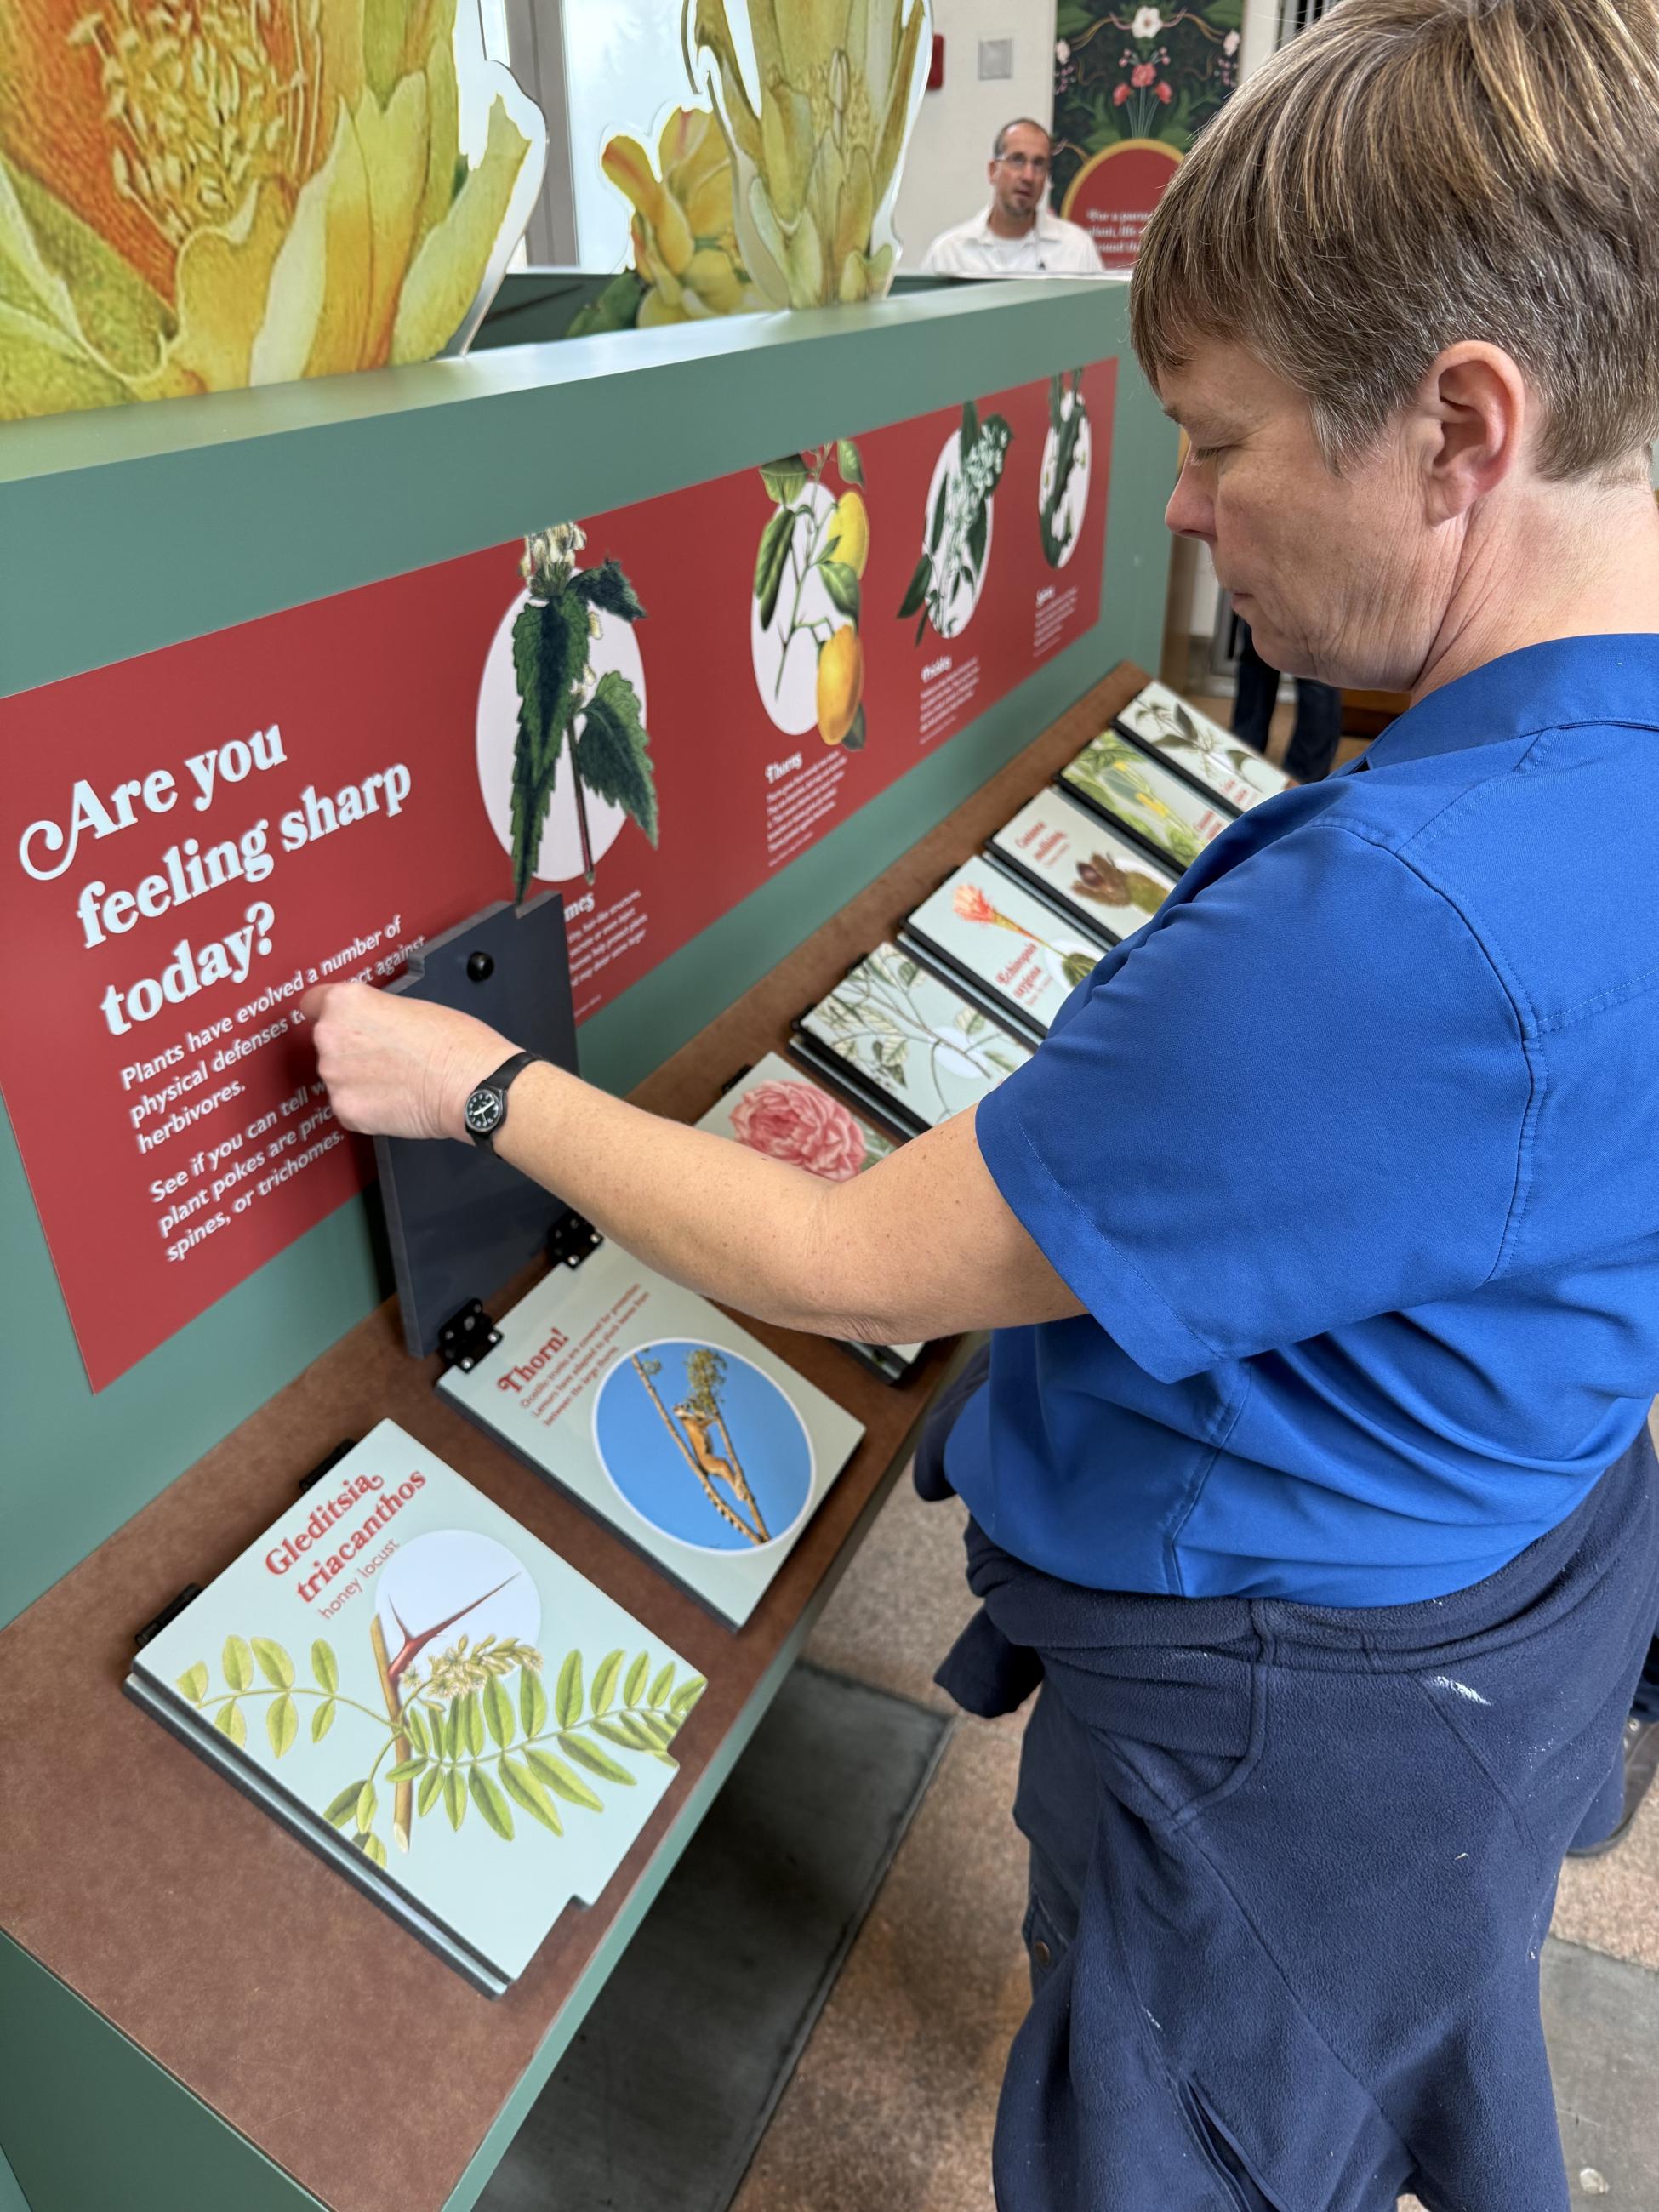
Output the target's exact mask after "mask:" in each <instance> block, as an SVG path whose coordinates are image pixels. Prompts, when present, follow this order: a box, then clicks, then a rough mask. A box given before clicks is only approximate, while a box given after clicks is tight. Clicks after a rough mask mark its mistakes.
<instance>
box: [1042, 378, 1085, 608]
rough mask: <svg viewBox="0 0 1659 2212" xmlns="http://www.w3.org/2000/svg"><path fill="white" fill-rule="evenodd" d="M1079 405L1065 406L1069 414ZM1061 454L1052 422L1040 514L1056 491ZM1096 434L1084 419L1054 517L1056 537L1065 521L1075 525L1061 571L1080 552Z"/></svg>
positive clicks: (1045, 445)
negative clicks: (1055, 485)
mask: <svg viewBox="0 0 1659 2212" xmlns="http://www.w3.org/2000/svg"><path fill="white" fill-rule="evenodd" d="M1076 404H1077V403H1076V401H1075V400H1072V399H1069V398H1068V400H1067V402H1066V414H1067V415H1069V414H1070V413H1071V411H1072V409H1073V406H1075V405H1076ZM1059 455H1060V441H1059V440H1058V438H1056V437H1055V435H1054V425H1053V423H1052V422H1051V423H1050V424H1049V426H1048V436H1047V437H1046V438H1045V439H1044V440H1043V441H1042V475H1041V477H1040V478H1039V480H1038V483H1037V510H1038V512H1039V513H1041V512H1042V509H1043V508H1044V507H1046V506H1047V505H1048V495H1049V493H1050V492H1051V491H1052V490H1053V489H1054V464H1055V462H1056V461H1057V459H1059ZM1094 459H1095V441H1094V434H1093V431H1092V429H1091V427H1090V424H1089V422H1088V421H1087V419H1086V417H1085V421H1084V424H1083V428H1081V429H1080V430H1079V432H1078V434H1077V459H1076V460H1075V461H1074V462H1073V465H1072V480H1071V482H1070V483H1068V484H1067V485H1066V496H1065V498H1064V499H1062V500H1061V501H1060V512H1059V513H1058V514H1057V515H1055V517H1054V532H1055V534H1056V536H1058V534H1059V531H1060V524H1061V523H1062V522H1069V523H1070V524H1071V526H1072V534H1071V536H1070V537H1069V538H1067V539H1066V544H1065V547H1064V549H1063V550H1062V551H1061V553H1060V567H1061V568H1064V567H1065V566H1066V562H1068V561H1069V560H1070V559H1071V557H1072V556H1073V553H1075V552H1076V551H1077V548H1078V540H1079V538H1080V537H1081V536H1082V534H1083V516H1084V512H1085V508H1086V507H1088V504H1089V478H1090V475H1091V471H1092V470H1093V467H1094Z"/></svg>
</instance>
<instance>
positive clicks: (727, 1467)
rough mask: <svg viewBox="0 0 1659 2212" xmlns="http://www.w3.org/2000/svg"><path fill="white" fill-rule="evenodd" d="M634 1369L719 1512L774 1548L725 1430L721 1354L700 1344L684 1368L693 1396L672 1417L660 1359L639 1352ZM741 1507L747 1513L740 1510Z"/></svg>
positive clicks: (740, 1530) (758, 1541)
mask: <svg viewBox="0 0 1659 2212" xmlns="http://www.w3.org/2000/svg"><path fill="white" fill-rule="evenodd" d="M629 1364H630V1365H631V1366H632V1367H633V1370H634V1372H635V1374H636V1375H637V1376H639V1378H640V1381H641V1383H643V1385H644V1386H645V1390H646V1395H647V1397H649V1399H650V1401H651V1402H652V1404H653V1406H654V1407H656V1409H657V1413H658V1416H659V1419H660V1420H661V1422H662V1425H663V1426H664V1427H665V1429H666V1430H667V1431H668V1433H669V1435H670V1436H671V1437H673V1439H674V1442H675V1444H676V1446H677V1447H678V1450H679V1452H680V1454H681V1455H682V1457H683V1458H684V1461H685V1463H686V1465H687V1466H688V1467H689V1468H690V1470H691V1472H692V1474H693V1475H694V1476H695V1477H696V1481H697V1486H698V1487H699V1488H700V1489H701V1490H702V1494H703V1496H704V1497H705V1498H707V1499H708V1503H709V1504H711V1505H712V1506H713V1507H714V1510H715V1512H716V1513H718V1514H719V1515H720V1518H721V1519H722V1520H723V1521H725V1522H728V1523H729V1524H730V1525H731V1526H732V1528H735V1529H736V1530H737V1531H738V1534H739V1535H741V1536H744V1537H745V1538H747V1540H748V1541H749V1542H750V1543H751V1544H769V1543H770V1542H771V1541H772V1539H771V1536H770V1534H769V1532H768V1530H767V1526H766V1522H765V1520H764V1519H763V1516H762V1514H761V1510H760V1506H759V1504H757V1500H756V1498H755V1493H754V1492H753V1491H752V1490H751V1489H750V1486H749V1481H748V1478H747V1477H746V1476H745V1475H744V1471H743V1467H742V1463H741V1462H740V1461H739V1460H738V1455H737V1452H736V1450H735V1449H734V1448H733V1446H732V1433H731V1431H730V1430H729V1429H728V1428H727V1427H726V1415H725V1412H724V1409H723V1408H722V1407H721V1405H720V1385H721V1383H724V1382H725V1380H726V1361H725V1359H724V1358H723V1357H722V1356H721V1354H720V1352H716V1351H714V1349H713V1347H712V1346H708V1345H706V1344H704V1345H699V1346H697V1347H696V1350H695V1351H694V1352H692V1353H691V1355H690V1358H688V1359H687V1361H686V1363H685V1376H686V1382H687V1383H688V1385H689V1386H690V1388H689V1392H688V1395H687V1396H686V1397H685V1399H684V1401H682V1402H681V1403H680V1404H679V1405H678V1406H676V1407H675V1408H674V1410H673V1412H672V1413H670V1412H669V1410H668V1408H667V1407H666V1406H665V1404H664V1403H663V1401H662V1397H661V1395H660V1393H659V1391H658V1389H657V1386H656V1382H655V1379H654V1378H655V1377H656V1376H659V1375H660V1374H661V1372H662V1362H661V1360H660V1359H653V1358H650V1357H649V1356H648V1355H645V1354H641V1353H640V1352H635V1353H634V1354H633V1355H632V1358H631V1359H630V1362H629ZM716 1431H718V1432H719V1437H720V1443H722V1444H723V1445H724V1446H725V1448H726V1449H725V1453H724V1455H721V1454H720V1453H719V1452H717V1451H716V1450H715V1449H714V1446H713V1444H712V1443H711V1442H710V1438H711V1437H712V1436H714V1433H715V1432H716ZM723 1490H724V1491H729V1492H731V1495H732V1498H735V1499H736V1500H737V1504H736V1505H734V1504H732V1502H731V1499H730V1498H726V1497H724V1496H722V1494H721V1492H722V1491H723ZM739 1507H742V1508H743V1509H744V1511H739V1510H738V1508H739ZM745 1512H746V1514H747V1516H748V1517H747V1518H745V1517H744V1513H745Z"/></svg>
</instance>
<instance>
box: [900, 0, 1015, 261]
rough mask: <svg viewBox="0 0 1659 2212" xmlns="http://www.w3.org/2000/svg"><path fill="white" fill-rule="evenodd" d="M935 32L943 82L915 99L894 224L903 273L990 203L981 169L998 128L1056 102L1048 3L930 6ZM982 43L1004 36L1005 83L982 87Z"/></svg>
mask: <svg viewBox="0 0 1659 2212" xmlns="http://www.w3.org/2000/svg"><path fill="white" fill-rule="evenodd" d="M933 28H934V30H935V31H938V32H940V33H943V35H944V39H945V83H944V86H943V88H942V89H940V90H939V91H938V92H929V93H924V94H923V95H922V101H921V114H920V115H919V116H918V117H917V118H916V127H915V135H914V137H912V138H911V141H910V150H909V152H908V155H906V156H905V164H904V179H903V181H902V184H901V185H900V186H899V196H898V207H897V210H896V216H895V219H894V228H896V230H897V232H898V234H899V240H900V243H901V244H902V246H903V248H904V258H903V259H902V261H901V262H900V264H899V266H900V267H901V268H902V269H908V270H916V269H918V268H919V267H920V266H921V257H922V255H923V254H924V253H925V252H927V248H928V246H929V244H930V243H931V242H932V240H933V239H934V238H935V237H936V236H937V235H938V234H939V232H940V231H941V230H948V229H949V228H951V224H952V223H957V222H966V221H967V219H968V217H969V216H970V215H973V214H975V212H976V211H977V210H979V209H981V208H982V207H984V206H985V205H986V204H987V201H988V200H989V199H990V197H991V188H990V185H988V184H987V181H986V176H985V165H986V163H987V161H989V160H990V158H991V147H992V143H993V142H994V139H995V137H996V135H997V132H998V131H999V130H1000V128H1001V127H1002V125H1004V124H1005V123H1006V122H1008V121H1010V120H1011V119H1012V118H1013V117H1014V116H1016V115H1034V116H1035V117H1036V119H1037V121H1038V122H1039V123H1041V124H1042V125H1045V126H1046V125H1048V121H1049V119H1050V118H1051V116H1052V115H1053V113H1054V0H933ZM981 39H1012V41H1013V47H1014V52H1013V64H1014V73H1013V76H1012V77H998V78H994V79H993V80H991V81H990V82H987V83H981V82H980V78H979V42H980V40H981Z"/></svg>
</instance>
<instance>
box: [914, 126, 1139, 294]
mask: <svg viewBox="0 0 1659 2212" xmlns="http://www.w3.org/2000/svg"><path fill="white" fill-rule="evenodd" d="M1052 159H1053V149H1052V146H1051V144H1050V142H1049V138H1048V132H1047V131H1045V130H1044V129H1043V127H1042V125H1041V124H1040V123H1036V122H1033V121H1032V119H1031V118H1030V116H1029V115H1022V116H1020V117H1019V118H1018V119H1017V120H1016V121H1014V122H1012V123H1005V124H1004V125H1003V126H1002V128H1001V130H1000V131H998V133H997V142H996V145H995V147H994V149H993V150H992V155H991V161H990V167H989V168H988V170H987V175H988V176H989V178H990V179H991V204H990V205H989V207H987V209H985V210H984V211H983V213H982V214H980V215H976V216H971V217H970V218H969V221H968V222H960V223H958V224H957V227H956V228H955V229H954V230H945V231H941V232H940V234H939V236H938V237H937V238H936V239H935V240H933V244H932V245H931V246H929V247H928V249H927V253H926V255H925V257H924V258H923V260H922V264H921V273H922V275H923V276H1104V275H1105V273H1106V272H1105V270H1103V268H1102V266H1101V261H1100V256H1099V254H1097V252H1095V246H1094V240H1092V239H1091V237H1090V235H1089V234H1088V232H1087V231H1086V230H1082V229H1079V227H1078V225H1077V224H1076V223H1074V222H1061V220H1060V217H1059V216H1057V215H1055V214H1054V211H1053V210H1052V209H1051V208H1050V207H1049V205H1048V173H1049V167H1050V163H1051V161H1052Z"/></svg>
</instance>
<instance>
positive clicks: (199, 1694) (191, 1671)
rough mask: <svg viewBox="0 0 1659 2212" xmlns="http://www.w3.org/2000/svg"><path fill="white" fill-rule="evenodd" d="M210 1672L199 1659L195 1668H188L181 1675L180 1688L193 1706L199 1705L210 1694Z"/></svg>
mask: <svg viewBox="0 0 1659 2212" xmlns="http://www.w3.org/2000/svg"><path fill="white" fill-rule="evenodd" d="M208 1680H209V1677H208V1670H207V1668H206V1667H205V1666H204V1664H203V1662H201V1660H199V1659H198V1660H197V1662H196V1664H195V1665H194V1666H193V1667H187V1668H185V1672H184V1673H183V1674H180V1675H179V1682H178V1686H179V1689H180V1690H182V1691H183V1692H184V1693H185V1697H187V1698H188V1699H190V1702H191V1705H200V1704H201V1702H202V1700H203V1699H204V1698H205V1697H206V1695H207V1693H208Z"/></svg>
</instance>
